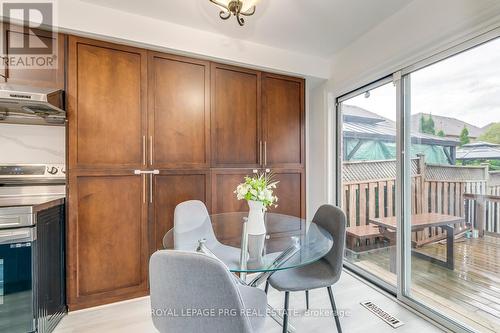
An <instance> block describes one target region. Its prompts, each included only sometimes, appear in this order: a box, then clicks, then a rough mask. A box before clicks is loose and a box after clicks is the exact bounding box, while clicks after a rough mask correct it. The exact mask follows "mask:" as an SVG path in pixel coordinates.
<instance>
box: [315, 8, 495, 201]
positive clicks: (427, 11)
mask: <svg viewBox="0 0 500 333" xmlns="http://www.w3.org/2000/svg"><path fill="white" fill-rule="evenodd" d="M498 26H500V1H497V0H439V1H436V0H414V1H413V2H412V3H410V4H409V5H408V6H406V7H404V8H403V9H402V10H400V11H399V12H397V13H396V14H394V15H393V16H391V17H389V18H387V19H386V20H385V21H383V22H381V23H380V24H379V25H378V26H376V27H375V28H374V29H372V30H371V31H369V32H367V33H366V34H364V35H363V36H361V37H360V38H358V39H357V40H355V41H354V42H353V43H351V44H350V45H349V46H348V47H346V48H344V49H343V50H342V51H340V52H338V53H337V54H336V55H335V56H334V57H333V58H332V66H331V68H332V73H331V76H330V79H329V81H328V87H327V90H328V103H327V104H328V105H327V108H328V110H329V111H328V119H329V125H328V130H327V132H326V133H324V134H323V135H324V136H325V137H326V138H328V137H330V139H329V140H330V141H329V142H328V144H329V145H330V148H329V149H327V151H328V152H329V153H333V147H334V146H335V131H336V123H335V105H334V103H335V99H336V97H338V96H340V95H342V94H344V93H347V92H349V91H351V90H354V89H356V88H359V87H362V86H363V85H366V84H368V83H371V82H373V81H375V80H377V79H380V78H383V77H385V76H387V75H389V74H391V73H393V72H395V71H397V70H400V69H403V68H405V67H407V66H409V65H412V64H414V63H416V62H418V61H420V60H424V59H426V58H427V57H430V56H432V55H434V54H436V53H439V52H441V51H444V50H446V49H448V48H450V47H452V46H455V45H458V44H459V43H461V42H464V41H466V40H468V39H470V38H472V37H475V36H478V35H479V34H481V33H485V32H487V31H489V30H491V29H493V28H495V27H498ZM328 160H329V165H328V171H327V176H325V179H329V180H328V182H329V183H330V184H331V186H330V187H329V192H328V196H327V198H328V199H329V200H330V201H331V202H334V200H335V190H336V187H337V184H336V178H335V165H334V164H335V161H336V159H335V156H334V155H332V154H330V155H329V157H328ZM314 176H316V175H314ZM328 176H329V177H330V178H328ZM321 177H323V175H321Z"/></svg>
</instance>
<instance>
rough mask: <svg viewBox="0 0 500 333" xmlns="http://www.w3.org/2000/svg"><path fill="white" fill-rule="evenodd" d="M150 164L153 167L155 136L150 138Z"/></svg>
mask: <svg viewBox="0 0 500 333" xmlns="http://www.w3.org/2000/svg"><path fill="white" fill-rule="evenodd" d="M149 164H150V165H153V136H151V135H150V136H149Z"/></svg>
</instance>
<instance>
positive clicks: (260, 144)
mask: <svg viewBox="0 0 500 333" xmlns="http://www.w3.org/2000/svg"><path fill="white" fill-rule="evenodd" d="M259 165H261V166H262V140H260V141H259Z"/></svg>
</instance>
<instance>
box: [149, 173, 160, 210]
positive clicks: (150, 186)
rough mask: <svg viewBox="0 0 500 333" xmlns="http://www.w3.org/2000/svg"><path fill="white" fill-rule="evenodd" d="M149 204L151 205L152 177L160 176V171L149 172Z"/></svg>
mask: <svg viewBox="0 0 500 333" xmlns="http://www.w3.org/2000/svg"><path fill="white" fill-rule="evenodd" d="M148 173H149V203H153V175H158V174H160V170H156V169H155V170H153V171H149V172H148Z"/></svg>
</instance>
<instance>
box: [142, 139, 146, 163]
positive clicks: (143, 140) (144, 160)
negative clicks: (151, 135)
mask: <svg viewBox="0 0 500 333" xmlns="http://www.w3.org/2000/svg"><path fill="white" fill-rule="evenodd" d="M142 164H143V165H146V136H145V135H143V136H142Z"/></svg>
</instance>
